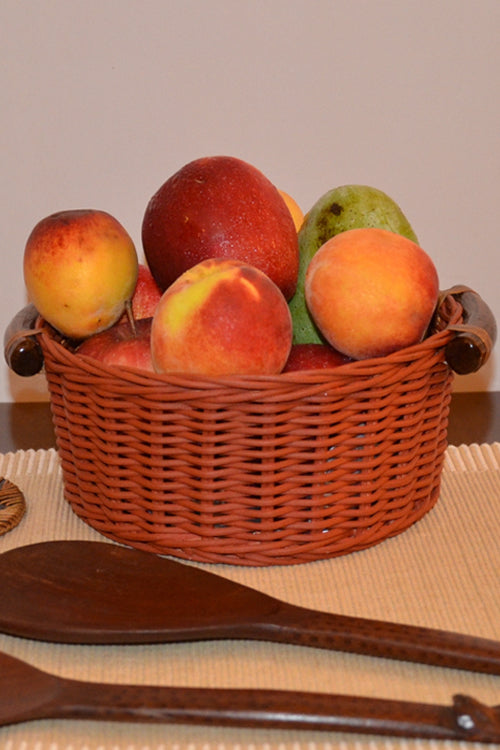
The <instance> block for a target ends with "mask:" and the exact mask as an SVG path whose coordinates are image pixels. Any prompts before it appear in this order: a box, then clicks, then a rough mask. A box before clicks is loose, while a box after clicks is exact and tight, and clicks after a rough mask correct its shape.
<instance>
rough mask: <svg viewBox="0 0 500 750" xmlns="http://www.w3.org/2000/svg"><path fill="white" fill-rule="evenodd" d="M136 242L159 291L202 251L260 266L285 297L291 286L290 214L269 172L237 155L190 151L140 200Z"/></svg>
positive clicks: (294, 264) (295, 255)
mask: <svg viewBox="0 0 500 750" xmlns="http://www.w3.org/2000/svg"><path fill="white" fill-rule="evenodd" d="M142 244H143V248H144V253H145V256H146V260H147V263H148V266H149V268H150V269H151V273H152V274H153V276H154V278H155V279H156V281H157V283H158V285H159V286H160V288H161V289H162V291H164V290H165V289H166V288H167V287H168V286H169V285H170V284H171V283H172V282H173V281H175V279H177V278H178V277H179V276H180V275H181V274H182V273H184V272H185V271H187V270H188V269H189V268H191V267H192V266H194V265H196V264H197V263H200V262H201V261H203V260H206V259H207V258H227V259H229V258H230V259H236V260H240V261H241V262H243V263H247V264H250V265H252V266H255V267H256V268H258V269H260V270H261V271H263V272H264V273H265V274H267V275H268V276H269V278H270V279H271V280H272V281H274V283H275V284H276V285H277V286H278V287H279V289H281V291H282V293H283V294H284V296H285V298H286V299H287V300H288V299H290V298H291V297H292V296H293V294H294V292H295V288H296V285H297V274H298V266H299V248H298V238H297V231H296V228H295V224H294V219H293V218H292V214H291V213H290V210H289V208H288V206H287V204H286V202H285V200H284V199H283V197H282V195H281V194H280V192H279V191H278V189H277V188H276V187H275V186H274V185H273V184H272V183H271V182H270V180H269V179H268V178H267V177H266V176H265V175H264V174H262V172H260V171H259V170H258V169H256V168H255V167H253V166H252V165H251V164H248V163H246V162H244V161H242V160H241V159H236V158H234V157H231V156H209V157H205V158H201V159H196V160H194V161H192V162H189V163H188V164H186V165H184V166H183V167H182V168H181V169H180V170H179V171H178V172H176V173H175V174H174V175H172V176H171V177H170V178H169V179H167V180H166V182H165V183H164V184H163V185H162V186H161V187H160V188H159V189H158V190H157V192H156V193H155V194H154V195H153V197H152V198H151V200H150V201H149V203H148V205H147V207H146V211H145V214H144V218H143V223H142Z"/></svg>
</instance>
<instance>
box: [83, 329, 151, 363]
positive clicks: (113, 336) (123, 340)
mask: <svg viewBox="0 0 500 750" xmlns="http://www.w3.org/2000/svg"><path fill="white" fill-rule="evenodd" d="M151 323H152V318H141V319H140V320H136V321H135V331H134V330H133V328H132V327H131V325H130V323H129V322H128V321H126V322H124V323H115V324H114V325H112V326H111V327H110V328H107V329H106V330H105V331H101V332H100V333H96V334H94V335H93V336H89V338H88V339H85V341H84V342H83V343H82V344H80V346H79V347H78V349H77V350H76V351H77V353H79V354H84V355H85V356H86V357H92V359H96V360H98V361H99V362H103V363H104V364H105V365H117V366H119V367H134V368H136V369H139V370H146V371H147V372H154V369H153V362H152V359H151Z"/></svg>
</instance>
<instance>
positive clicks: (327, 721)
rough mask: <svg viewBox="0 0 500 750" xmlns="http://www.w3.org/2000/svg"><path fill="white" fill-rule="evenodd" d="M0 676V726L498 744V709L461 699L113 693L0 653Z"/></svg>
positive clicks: (131, 688)
mask: <svg viewBox="0 0 500 750" xmlns="http://www.w3.org/2000/svg"><path fill="white" fill-rule="evenodd" d="M0 675H1V679H0V726H4V725H7V724H14V723H20V722H24V721H31V720H33V719H98V720H101V721H128V722H148V723H152V722H155V723H159V722H165V723H173V722H177V723H183V724H205V725H212V726H213V725H221V726H237V727H242V726H244V727H253V728H255V727H266V728H281V729H308V730H312V731H315V730H320V729H321V730H330V731H342V732H360V733H365V734H384V735H394V736H403V737H425V738H427V739H430V738H435V739H441V740H448V739H451V740H470V741H474V742H478V741H479V742H500V713H499V712H500V706H495V707H488V706H485V705H483V704H481V703H479V702H478V701H476V700H474V699H473V698H470V697H468V696H464V695H456V696H454V699H453V705H452V706H449V707H448V706H440V705H432V704H427V703H411V702H407V701H395V700H384V699H379V698H364V697H358V696H347V695H328V694H326V693H306V692H294V691H291V690H257V689H251V690H247V689H231V688H186V687H162V686H157V687H151V686H145V685H111V684H103V683H96V682H82V681H79V680H72V679H68V678H64V677H58V676H56V675H53V674H50V673H48V672H43V671H41V670H39V669H37V668H36V667H33V666H31V665H30V664H27V663H26V662H23V661H20V660H19V659H16V658H15V657H13V656H9V655H7V654H5V653H2V652H0Z"/></svg>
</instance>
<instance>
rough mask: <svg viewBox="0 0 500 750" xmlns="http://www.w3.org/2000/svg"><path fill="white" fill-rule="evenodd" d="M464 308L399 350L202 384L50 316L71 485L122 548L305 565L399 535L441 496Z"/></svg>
mask: <svg viewBox="0 0 500 750" xmlns="http://www.w3.org/2000/svg"><path fill="white" fill-rule="evenodd" d="M461 315H462V307H461V305H460V304H459V303H458V302H457V301H456V299H455V298H454V297H452V296H447V297H446V299H445V301H444V302H443V303H442V304H441V306H440V314H439V316H438V317H437V319H436V322H435V325H436V328H435V330H436V332H435V333H433V334H432V335H430V336H429V337H428V338H426V339H425V340H424V341H423V342H422V343H421V344H418V345H416V346H412V347H409V348H406V349H404V350H401V351H399V352H397V353H394V354H392V355H390V356H387V357H384V358H379V359H372V360H365V361H360V362H354V363H352V364H348V365H345V366H343V367H341V368H338V369H335V370H330V371H325V370H320V371H314V372H313V371H310V372H290V373H286V374H282V375H276V376H258V377H257V376H254V377H234V376H233V377H225V378H214V379H210V378H203V377H199V376H181V375H179V376H177V375H175V376H174V375H169V376H166V375H151V374H149V373H141V372H139V371H137V370H133V369H126V368H123V369H117V368H111V367H107V366H104V365H101V364H100V363H98V362H96V361H93V360H91V359H89V358H87V357H82V356H80V355H75V354H74V353H73V352H72V351H71V350H70V349H68V348H66V347H65V346H63V345H62V344H61V343H60V342H59V341H57V340H56V337H55V336H54V335H53V331H52V330H51V329H50V328H49V327H48V326H47V325H45V324H43V322H42V323H41V331H40V341H41V346H42V350H43V355H44V361H45V371H46V376H47V380H48V385H49V390H50V396H51V408H52V413H53V419H54V427H55V432H56V438H57V444H58V450H59V455H60V459H61V464H62V471H63V480H64V492H65V497H66V499H67V501H68V502H69V503H70V505H71V507H72V508H73V510H74V511H75V513H76V514H77V515H78V516H79V517H80V518H81V519H83V520H84V521H85V522H86V523H87V524H89V525H90V526H92V527H93V528H94V529H96V530H97V531H99V532H100V533H101V534H103V535H104V536H106V537H109V538H111V539H113V540H115V541H117V542H121V543H123V544H126V545H129V546H132V547H137V548H140V549H143V550H147V551H150V552H154V553H159V554H169V555H173V556H176V557H181V558H185V559H189V560H197V561H202V562H212V563H213V562H216V563H230V564H238V565H276V564H292V563H305V562H310V561H313V560H320V559H325V558H329V557H333V556H336V555H342V554H345V553H349V552H353V551H356V550H362V549H365V548H367V547H370V546H372V545H374V544H377V543H379V542H382V541H383V540H385V539H387V538H388V537H392V536H394V535H396V534H399V533H401V532H402V531H404V530H405V529H407V528H408V527H409V526H411V525H412V524H414V523H415V522H416V521H418V520H419V519H420V518H422V516H423V515H424V514H425V513H427V511H429V510H430V509H431V508H432V507H433V506H434V504H435V503H436V501H437V498H438V495H439V489H440V477H441V469H442V464H443V460H444V452H445V449H446V445H447V440H446V433H447V424H448V412H449V402H450V397H451V383H452V377H453V372H452V370H451V368H450V366H449V365H448V364H447V362H446V361H445V347H446V346H447V344H448V343H449V342H450V340H451V339H452V338H453V336H454V333H453V332H452V330H451V329H450V327H449V326H450V324H455V323H457V322H460V319H461Z"/></svg>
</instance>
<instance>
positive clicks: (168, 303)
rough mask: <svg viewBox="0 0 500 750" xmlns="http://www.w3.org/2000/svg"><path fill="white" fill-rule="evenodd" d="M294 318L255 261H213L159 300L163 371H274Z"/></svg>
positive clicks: (154, 338)
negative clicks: (255, 265) (246, 262)
mask: <svg viewBox="0 0 500 750" xmlns="http://www.w3.org/2000/svg"><path fill="white" fill-rule="evenodd" d="M291 344H292V318H291V314H290V310H289V308H288V304H287V302H286V299H285V297H284V296H283V294H282V292H281V291H280V290H279V288H278V287H277V286H276V284H275V283H274V282H273V281H271V279H270V278H269V277H268V276H267V275H266V274H264V273H263V272H262V271H260V270H259V269H257V268H255V267H254V266H250V265H247V264H245V263H242V262H240V261H237V260H224V259H222V258H210V259H207V260H204V261H202V262H201V263H198V264H197V265H195V266H193V267H192V268H190V269H189V270H188V271H185V272H184V273H183V274H182V275H181V276H179V278H178V279H177V280H176V281H174V283H173V284H171V285H170V286H169V287H168V288H167V289H166V291H165V292H164V293H163V296H162V298H161V300H160V302H159V303H158V307H157V308H156V312H155V315H154V317H153V325H152V329H151V351H152V356H153V365H154V367H155V369H156V370H157V371H158V372H183V373H197V374H201V375H216V376H218V375H235V374H238V375H240V374H248V375H255V374H275V373H279V372H280V371H281V370H282V369H283V367H284V365H285V362H286V361H287V358H288V354H289V352H290V347H291Z"/></svg>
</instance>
